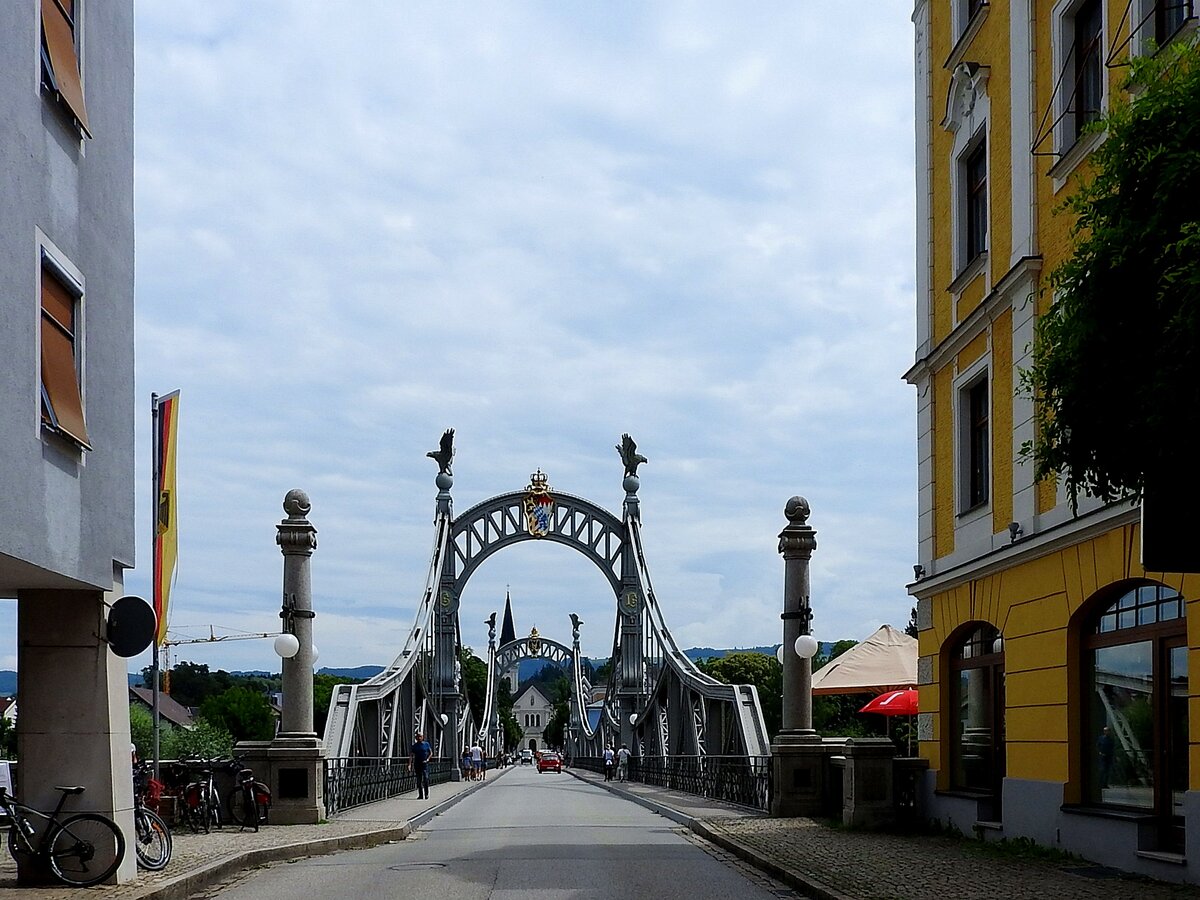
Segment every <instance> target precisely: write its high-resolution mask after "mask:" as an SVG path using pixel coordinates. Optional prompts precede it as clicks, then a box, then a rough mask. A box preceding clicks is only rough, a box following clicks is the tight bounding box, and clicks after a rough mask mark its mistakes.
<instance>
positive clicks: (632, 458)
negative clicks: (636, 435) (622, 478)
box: [617, 434, 650, 476]
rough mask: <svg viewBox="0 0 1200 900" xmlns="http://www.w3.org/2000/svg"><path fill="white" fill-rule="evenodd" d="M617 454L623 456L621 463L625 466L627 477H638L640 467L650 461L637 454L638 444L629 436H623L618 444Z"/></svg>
mask: <svg viewBox="0 0 1200 900" xmlns="http://www.w3.org/2000/svg"><path fill="white" fill-rule="evenodd" d="M617 453H619V454H621V462H623V463H624V464H625V474H626V475H634V476H636V475H637V469H638V466H640V465H641V464H642V463H644V462H649V461H650V460H648V459H646V457H644V456H642V454H640V453H638V452H637V444H636V443H634V441H633V438H631V437H630V436H629V435H628V434H623V435H621V443H619V444H617Z"/></svg>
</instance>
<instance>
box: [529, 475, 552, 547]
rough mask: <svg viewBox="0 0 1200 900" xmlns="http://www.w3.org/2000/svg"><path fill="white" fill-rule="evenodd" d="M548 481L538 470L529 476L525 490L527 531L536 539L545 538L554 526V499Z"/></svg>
mask: <svg viewBox="0 0 1200 900" xmlns="http://www.w3.org/2000/svg"><path fill="white" fill-rule="evenodd" d="M547 481H548V479H547V477H546V476H545V475H543V474H542V470H541V469H538V470H537V471H536V472H534V473H533V474H532V475H530V476H529V486H528V487H527V488H525V500H524V503H523V504H522V505H523V508H524V510H525V530H526V531H528V532H529V533H530V534H531V535H533V536H534V537H545V536H546V535H548V534H549V533H550V528H551V526H552V525H553V524H554V497H553V496H552V495H551V494H550V485H549V484H548V483H547Z"/></svg>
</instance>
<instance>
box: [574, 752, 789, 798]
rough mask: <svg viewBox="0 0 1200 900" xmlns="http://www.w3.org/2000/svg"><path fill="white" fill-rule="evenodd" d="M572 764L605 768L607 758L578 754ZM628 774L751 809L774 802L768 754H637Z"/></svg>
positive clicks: (593, 768) (654, 783) (595, 769)
mask: <svg viewBox="0 0 1200 900" xmlns="http://www.w3.org/2000/svg"><path fill="white" fill-rule="evenodd" d="M571 765H572V766H575V767H577V768H580V769H587V770H589V771H592V772H600V773H603V772H604V760H603V759H602V758H601V757H597V756H579V757H575V758H574V759H572V760H571ZM614 777H616V776H615V775H614ZM627 777H628V779H629V780H630V781H638V782H641V783H642V784H653V785H657V786H659V787H665V788H670V789H671V790H675V791H683V792H684V793H687V794H696V795H698V796H700V797H708V798H710V799H713V800H723V801H725V802H726V803H734V804H737V805H738V806H748V807H750V808H752V809H761V810H764V811H765V810H768V809H770V805H771V757H769V756H634V757H631V758H630V760H629V773H628V776H627Z"/></svg>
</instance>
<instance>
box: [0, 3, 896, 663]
mask: <svg viewBox="0 0 1200 900" xmlns="http://www.w3.org/2000/svg"><path fill="white" fill-rule="evenodd" d="M278 7H279V8H278V9H276V10H275V12H274V13H273V14H272V15H270V16H262V15H256V14H254V13H252V12H250V11H248V10H247V8H246V7H245V5H244V4H242V3H239V2H236V0H219V2H218V0H210V2H206V3H204V4H192V5H190V6H186V7H182V8H179V9H176V8H175V7H173V6H172V7H170V8H169V9H168V8H167V7H165V6H164V5H162V4H158V3H151V2H145V0H142V2H139V3H138V9H137V12H138V32H137V54H138V56H137V72H138V94H137V106H136V116H137V117H136V123H137V129H138V130H137V152H138V157H137V228H138V262H137V266H138V269H137V274H138V283H137V300H138V319H137V328H138V332H137V334H138V345H137V375H138V389H139V409H140V408H142V407H143V406H144V405H145V402H144V399H143V398H144V397H145V395H147V394H149V392H150V391H151V390H156V391H159V392H163V391H166V390H171V389H173V388H176V387H178V388H181V389H182V391H183V394H182V403H181V441H182V443H181V448H180V461H179V466H180V484H181V502H180V508H181V515H182V524H181V541H182V543H181V549H180V559H181V562H180V566H181V568H180V576H179V583H178V587H177V589H176V594H175V612H174V616H173V621H174V622H177V623H180V624H191V625H197V626H203V625H206V624H213V623H216V624H221V625H226V626H229V627H231V628H239V629H242V630H245V631H251V632H253V631H266V630H269V629H270V628H272V627H274V626H275V625H276V624H277V622H278V619H277V615H276V613H277V607H278V593H279V582H280V573H281V568H282V566H281V562H280V558H279V556H278V551H277V548H276V547H275V546H274V525H275V523H276V522H277V521H278V520H279V519H280V517H281V516H282V510H281V508H280V502H281V500H282V497H283V495H284V493H285V492H286V491H287V490H288V489H290V488H292V487H304V488H305V489H306V490H308V491H309V493H310V494H311V496H312V498H313V512H312V519H313V522H314V523H315V524H316V526H317V528H318V529H319V536H318V540H319V546H318V549H317V552H316V554H315V555H314V557H313V562H312V565H313V584H314V590H315V592H316V595H317V596H316V604H317V610H318V619H317V642H318V644H319V645H320V646H321V652H322V663H323V664H329V665H334V666H349V665H356V664H360V663H377V664H386V663H387V662H390V660H391V657H392V656H393V655H394V653H395V652H396V651H397V650H398V645H399V642H400V640H402V638H403V635H404V634H405V633H406V632H407V629H408V626H409V624H410V622H411V618H412V616H413V613H414V611H415V606H416V601H417V597H418V594H419V591H420V589H421V586H422V585H423V583H424V578H425V569H426V567H427V565H428V555H429V551H430V546H431V543H432V533H431V530H430V527H429V525H430V520H431V517H432V513H433V499H434V494H435V488H434V486H433V483H432V482H433V474H434V467H433V464H432V463H431V462H430V461H429V460H427V459H426V458H425V455H424V454H425V451H426V450H429V449H431V448H433V447H434V446H436V443H437V440H438V437H439V436H440V435H441V431H442V429H443V428H445V427H448V426H454V427H456V428H457V429H458V451H459V452H458V457H457V458H456V464H455V473H456V486H455V489H454V493H455V504H456V508H457V509H458V510H460V511H461V510H465V509H466V508H467V507H468V506H470V505H471V504H473V503H475V502H478V501H480V500H483V499H485V498H486V497H488V496H491V495H493V494H498V493H502V492H505V491H509V490H514V489H518V488H520V487H522V486H523V485H524V484H525V483H526V481H527V480H528V475H529V473H530V472H532V471H533V470H534V469H535V468H537V467H541V468H542V469H543V470H545V471H547V472H548V473H549V474H550V476H551V481H552V483H553V484H554V485H555V487H556V488H558V489H560V490H563V491H567V492H570V493H574V494H579V495H583V496H586V497H589V498H590V499H593V500H595V501H597V502H599V503H601V504H602V505H605V506H608V507H609V508H611V509H614V510H616V509H617V508H619V505H620V502H621V497H622V492H621V490H620V477H621V471H620V467H619V461H618V460H617V458H616V454H615V452H614V451H613V450H612V445H613V444H614V443H615V442H616V440H617V439H618V438H619V436H620V434H621V432H622V431H630V432H631V433H632V434H633V435H634V436H635V437H636V438H637V440H638V442H639V445H640V447H641V449H642V450H643V451H644V452H645V453H646V455H647V456H649V457H650V460H651V462H650V463H649V464H648V465H647V466H646V467H644V468H643V470H642V474H643V488H642V502H643V515H644V519H645V536H646V543H647V552H648V553H649V554H650V565H651V570H652V572H653V575H654V578H655V587H656V589H657V592H658V595H659V597H660V599H661V601H662V605H663V609H664V613H665V616H666V618H667V621H668V623H669V624H670V626H671V627H672V629H673V630H674V631H675V633H676V636H677V638H678V639H679V641H680V643H681V644H682V645H684V646H690V645H692V644H709V645H725V644H731V643H736V644H741V645H753V644H769V643H774V642H777V641H778V639H779V636H778V632H779V620H778V608H779V604H780V595H781V589H782V577H783V570H782V561H781V560H780V558H779V556H778V554H777V553H776V551H775V542H776V534H777V533H778V531H779V529H780V528H781V527H782V526H783V524H784V520H783V516H782V508H783V504H784V502H785V501H786V499H787V498H788V497H789V496H790V495H791V494H793V493H804V494H806V495H807V496H808V497H809V499H810V500H811V501H812V504H813V524H814V526H815V527H816V528H817V529H818V530H819V532H820V536H819V538H818V540H819V549H818V551H817V553H816V555H815V556H814V560H813V596H814V602H815V604H816V607H817V608H816V615H817V618H816V627H817V629H818V631H819V632H820V633H821V635H822V636H823V637H829V638H841V637H854V638H862V637H865V636H866V635H867V634H868V633H869V632H870V631H871V630H873V627H874V626H875V625H878V624H879V622H881V621H891V622H893V623H898V624H902V622H901V620H902V619H905V618H906V617H907V614H908V608H909V606H910V605H911V604H910V603H909V600H908V598H907V597H906V596H905V594H904V590H903V583H904V581H905V578H906V573H907V572H911V569H910V568H909V566H910V565H911V559H912V557H913V553H914V551H915V545H916V538H915V525H916V515H915V461H914V456H915V450H914V441H913V430H912V422H913V398H912V397H911V389H910V388H908V387H907V386H905V385H903V384H902V383H901V382H900V380H899V376H900V373H901V372H902V371H903V370H904V369H905V368H907V366H908V364H909V363H910V361H911V351H912V347H913V338H912V331H913V318H914V314H913V312H912V290H913V271H912V268H913V263H912V259H913V237H912V221H913V215H914V213H913V199H912V194H913V189H912V171H913V162H912V143H913V141H912V99H911V91H912V88H911V83H912V82H911V60H910V55H911V49H910V48H911V24H910V23H909V21H908V16H907V12H906V11H905V10H904V9H903V8H901V7H899V6H897V5H895V4H885V5H883V6H882V7H880V9H879V10H878V11H877V12H878V14H877V15H875V16H873V17H872V18H871V20H870V21H869V22H868V23H867V24H866V26H865V27H864V28H860V29H858V31H857V32H856V36H855V38H854V40H853V41H847V40H846V39H845V30H844V14H845V13H844V6H843V5H842V4H840V3H834V2H832V0H826V2H813V3H805V4H802V5H801V4H787V3H780V4H768V5H762V6H756V7H754V9H753V10H752V11H748V10H747V9H746V8H742V7H738V8H735V7H732V6H731V7H728V8H724V7H720V6H702V7H696V6H695V5H693V4H672V3H664V4H654V5H652V6H643V5H639V4H620V3H618V4H606V5H604V6H586V5H584V6H580V5H572V6H561V7H560V6H555V5H549V6H547V5H544V4H520V3H518V4H506V5H505V6H504V7H503V9H501V8H499V7H496V8H492V7H488V6H486V5H476V4H467V5H447V4H435V3H412V4H404V5H403V6H402V7H398V6H397V5H395V4H392V3H387V2H383V0H378V2H373V3H359V4H355V5H353V6H349V5H344V4H310V3H301V2H299V0H296V2H290V3H281V4H278ZM139 418H140V419H142V420H144V419H145V418H146V416H145V415H142V416H140V417H139ZM146 424H147V423H146V422H145V421H139V435H138V440H139V444H138V449H139V457H138V472H139V475H138V477H139V481H138V483H139V484H142V483H144V481H145V480H146V479H145V477H144V473H145V468H146V462H147V460H146V453H145V451H146V449H147V434H146V432H147V427H146ZM138 499H139V501H144V500H145V498H144V497H141V496H139V498H138ZM139 516H140V517H141V518H139V521H142V519H143V518H144V517H145V509H144V504H142V503H140V505H139ZM145 530H146V529H140V528H139V530H138V534H139V537H140V536H141V533H142V532H143V531H145ZM139 560H141V561H142V565H141V566H139V568H138V569H137V570H136V571H135V572H131V573H129V576H128V578H127V582H128V584H129V585H130V589H131V590H140V591H145V590H147V585H148V576H147V574H146V572H147V569H148V560H149V551H148V548H147V547H145V546H144V545H143V546H139ZM505 585H511V586H512V591H513V595H514V605H515V607H516V612H517V618H518V624H519V626H521V627H522V628H524V629H527V628H528V626H529V625H530V624H534V623H536V624H538V627H539V629H540V630H542V631H543V632H545V633H546V634H547V635H548V636H551V637H555V636H557V637H559V638H560V639H562V638H565V637H566V636H567V635H568V631H567V624H566V613H567V612H572V611H574V612H578V613H580V615H582V616H583V618H584V620H585V622H586V623H587V624H586V626H585V628H584V636H585V649H586V650H587V651H588V652H589V653H593V654H596V655H601V654H603V653H606V652H607V649H608V646H609V642H610V641H611V634H612V627H613V626H612V623H613V600H612V598H611V596H608V595H607V590H608V589H607V586H606V584H605V583H604V582H603V580H602V579H601V578H600V577H599V575H598V574H597V573H596V572H595V571H594V570H592V569H591V566H590V564H589V563H587V562H586V561H585V560H584V559H583V558H582V557H581V556H578V555H577V554H572V553H570V552H568V551H566V550H564V549H563V548H561V547H553V548H545V547H535V546H532V545H522V546H520V547H517V548H514V549H513V550H511V551H509V552H505V553H501V554H499V555H498V556H496V557H494V558H492V559H490V560H489V561H488V562H487V563H485V564H484V566H482V567H481V568H480V570H479V571H478V573H477V575H476V576H475V578H474V579H473V580H472V582H471V584H470V586H469V587H468V589H467V593H466V595H465V596H464V598H463V623H464V629H465V631H464V640H465V641H466V642H467V643H468V644H472V645H474V646H476V647H479V648H482V647H483V646H484V645H485V643H486V633H485V631H484V629H483V626H482V624H481V623H482V621H483V619H484V618H485V617H486V615H487V614H488V613H490V612H491V611H492V610H497V609H501V608H502V605H503V596H504V590H505ZM543 623H545V626H544V627H543ZM2 653H3V647H2V646H0V655H2ZM192 658H194V659H195V660H196V661H198V662H209V663H210V664H211V665H214V666H222V667H226V668H270V667H271V666H274V665H276V661H275V660H274V657H273V655H272V654H271V651H270V645H269V642H261V641H259V642H255V641H245V642H225V643H219V644H212V645H199V646H197V647H195V648H194V653H193V654H192Z"/></svg>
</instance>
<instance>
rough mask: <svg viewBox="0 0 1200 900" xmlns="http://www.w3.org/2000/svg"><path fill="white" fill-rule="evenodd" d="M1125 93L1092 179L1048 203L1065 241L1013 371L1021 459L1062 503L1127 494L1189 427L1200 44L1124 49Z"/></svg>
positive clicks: (1195, 357)
mask: <svg viewBox="0 0 1200 900" xmlns="http://www.w3.org/2000/svg"><path fill="white" fill-rule="evenodd" d="M1127 87H1133V88H1136V93H1135V98H1134V99H1133V100H1132V102H1126V103H1113V104H1112V106H1111V107H1110V110H1109V112H1108V114H1107V115H1105V116H1103V117H1102V118H1101V119H1100V121H1099V122H1098V123H1096V124H1095V125H1094V126H1093V127H1094V128H1096V129H1099V130H1102V131H1105V132H1107V136H1106V138H1105V140H1104V143H1102V144H1101V145H1099V146H1098V147H1097V148H1096V149H1095V150H1094V151H1093V152H1092V154H1091V157H1090V158H1089V164H1090V167H1091V169H1092V172H1093V174H1092V176H1091V177H1090V178H1089V179H1087V180H1085V181H1083V182H1082V184H1081V185H1080V186H1079V188H1078V190H1076V191H1075V192H1074V193H1073V194H1072V195H1071V196H1070V197H1069V198H1068V199H1067V200H1066V202H1065V203H1064V204H1063V206H1062V207H1061V208H1060V209H1059V210H1058V212H1059V213H1066V214H1068V215H1073V216H1074V217H1075V221H1074V224H1073V226H1072V239H1073V242H1074V246H1073V249H1072V252H1071V255H1070V256H1069V257H1068V258H1067V259H1065V260H1064V261H1063V262H1062V263H1061V264H1060V265H1059V266H1058V267H1057V268H1056V269H1055V270H1054V271H1053V272H1052V273H1051V275H1050V279H1049V290H1050V292H1051V302H1050V305H1049V308H1048V309H1047V310H1046V311H1045V312H1044V314H1043V315H1042V316H1041V317H1040V318H1039V319H1038V322H1037V326H1036V332H1035V341H1034V346H1033V362H1032V365H1031V367H1030V368H1029V369H1028V370H1027V371H1024V372H1022V379H1021V383H1022V388H1023V389H1024V390H1025V391H1026V392H1027V393H1029V394H1031V395H1032V396H1033V398H1034V400H1035V410H1036V412H1035V416H1036V429H1035V433H1036V440H1034V441H1032V442H1029V443H1027V444H1026V445H1025V446H1024V447H1023V448H1022V454H1023V455H1024V456H1025V457H1027V458H1028V457H1030V456H1031V457H1032V458H1033V460H1034V463H1035V471H1036V474H1037V476H1038V478H1054V477H1058V476H1061V477H1063V479H1064V480H1065V483H1066V486H1067V490H1068V492H1069V494H1070V497H1071V501H1072V504H1073V505H1074V504H1075V502H1076V500H1077V497H1078V494H1079V493H1080V492H1081V491H1087V492H1088V493H1091V494H1093V495H1095V496H1097V497H1100V498H1102V499H1104V500H1113V499H1116V498H1118V497H1121V496H1123V495H1132V496H1137V495H1139V494H1140V492H1141V491H1142V489H1143V487H1144V485H1145V484H1146V479H1147V477H1149V478H1150V479H1151V480H1152V482H1153V481H1158V480H1159V479H1161V478H1165V477H1168V476H1169V475H1170V473H1172V472H1177V471H1179V470H1180V468H1181V465H1180V463H1181V461H1182V457H1181V455H1180V454H1181V453H1183V452H1186V450H1185V448H1186V447H1187V446H1188V444H1187V438H1186V435H1189V434H1196V433H1197V432H1198V430H1200V379H1198V378H1196V372H1197V371H1200V48H1198V47H1197V45H1196V43H1195V42H1194V41H1186V40H1176V41H1172V42H1171V44H1170V45H1168V46H1167V47H1166V48H1164V49H1163V50H1162V52H1160V53H1158V54H1156V55H1155V56H1152V57H1136V58H1135V59H1134V60H1133V62H1132V66H1131V74H1130V83H1129V84H1128V85H1127Z"/></svg>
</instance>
